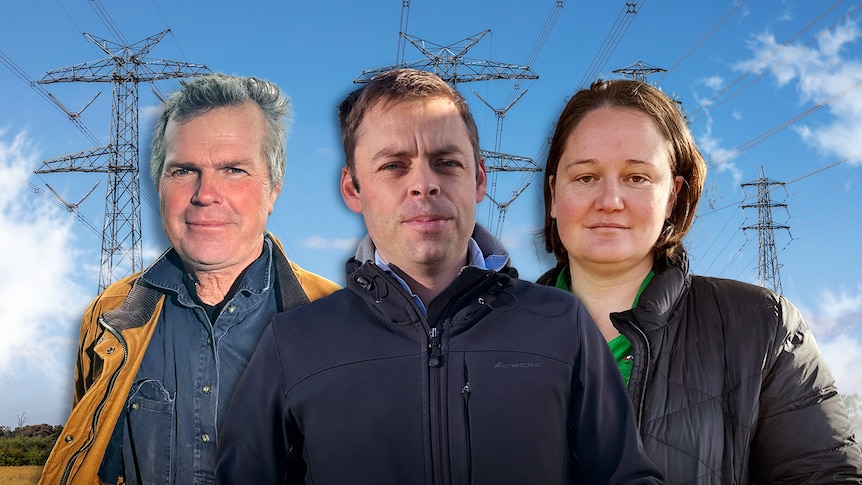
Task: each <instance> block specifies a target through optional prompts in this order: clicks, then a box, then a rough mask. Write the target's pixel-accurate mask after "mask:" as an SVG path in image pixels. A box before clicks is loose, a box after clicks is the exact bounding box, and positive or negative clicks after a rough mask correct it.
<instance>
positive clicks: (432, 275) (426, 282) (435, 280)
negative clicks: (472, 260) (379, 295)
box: [389, 258, 469, 306]
mask: <svg viewBox="0 0 862 485" xmlns="http://www.w3.org/2000/svg"><path fill="white" fill-rule="evenodd" d="M467 264H469V262H468V259H466V258H465V260H464V261H463V262H462V264H457V265H450V266H449V267H447V268H442V269H441V268H439V267H433V266H428V267H425V266H423V267H420V268H417V269H415V270H411V271H407V270H405V269H403V268H400V267H398V266H396V265H395V264H389V269H391V270H392V271H394V272H395V274H397V275H398V276H400V277H401V278H402V279H403V280H404V281H405V282H406V283H407V286H409V287H410V290H411V291H413V293H415V294H416V296H418V297H419V299H420V300H422V303H424V304H425V305H426V306H427V305H428V304H429V303H430V302H431V300H433V299H434V298H435V297H436V296H437V295H439V294H440V293H442V292H443V290H444V289H446V287H447V286H449V285H450V284H451V283H452V282H453V281H455V278H457V277H458V274H459V273H460V272H461V268H463V267H464V266H466V265H467Z"/></svg>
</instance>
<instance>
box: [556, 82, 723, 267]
mask: <svg viewBox="0 0 862 485" xmlns="http://www.w3.org/2000/svg"><path fill="white" fill-rule="evenodd" d="M602 107H619V108H629V109H634V110H637V111H640V112H642V113H644V114H646V115H647V116H649V117H650V118H651V119H652V120H653V121H654V122H655V124H656V126H657V127H658V129H659V131H660V132H661V134H662V136H663V137H664V138H665V140H667V142H668V147H669V151H670V153H669V156H670V165H671V166H670V170H671V173H672V174H673V175H674V176H677V175H679V176H682V178H683V184H682V187H681V188H680V191H679V194H678V195H677V203H676V204H675V205H674V207H673V211H672V212H671V215H670V217H669V218H668V220H667V222H666V226H667V232H665V231H663V232H662V236H660V237H659V240H658V241H656V244H655V247H654V248H653V252H654V254H655V255H656V256H662V255H664V256H668V257H670V256H672V255H673V253H674V251H675V250H676V248H677V247H679V246H680V245H682V238H683V237H685V235H686V234H687V233H688V231H689V229H690V228H691V224H692V223H693V222H694V216H695V213H696V212H697V204H698V202H699V200H700V194H701V192H702V191H703V184H704V181H705V179H706V162H705V161H704V159H703V155H701V153H700V150H698V149H697V146H696V145H695V143H694V137H692V135H691V131H690V130H689V129H688V125H687V124H686V122H685V117H684V116H683V114H682V112H681V111H680V109H679V107H678V106H677V104H676V102H675V101H674V100H672V99H671V98H669V97H668V96H666V95H665V94H664V93H663V92H661V90H659V89H658V88H655V87H653V86H650V85H649V84H646V83H643V82H640V81H633V80H628V79H615V80H610V81H603V80H598V81H596V82H594V83H593V84H592V85H591V86H590V87H589V88H588V89H582V90H581V91H578V92H577V93H576V94H575V95H574V96H573V97H572V99H570V100H569V102H568V103H567V104H566V107H565V108H564V109H563V112H562V113H561V114H560V118H559V120H558V121H557V127H556V129H555V130H554V136H553V138H551V147H550V149H549V150H548V160H547V163H546V165H545V180H544V183H545V227H544V232H543V236H544V240H545V249H546V250H547V251H548V252H549V253H553V254H554V255H555V256H556V258H557V262H560V263H566V262H568V258H569V254H568V251H566V248H565V247H564V246H563V241H562V239H560V234H559V232H558V228H557V221H556V219H554V218H553V217H551V185H550V180H551V177H552V176H554V175H555V174H556V173H557V166H558V165H559V163H560V157H561V156H562V154H563V150H565V148H566V141H567V140H568V138H569V135H571V133H572V132H573V131H574V130H575V128H577V126H578V124H579V123H580V122H581V120H583V119H584V117H585V116H586V115H587V114H588V113H590V112H591V111H594V110H596V109H599V108H602Z"/></svg>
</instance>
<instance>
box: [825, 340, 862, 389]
mask: <svg viewBox="0 0 862 485" xmlns="http://www.w3.org/2000/svg"><path fill="white" fill-rule="evenodd" d="M815 338H816V336H815ZM817 345H818V347H820V353H821V354H822V355H823V358H824V359H825V360H826V364H827V365H828V366H829V370H830V371H832V377H834V378H835V384H836V385H837V386H838V391H839V392H840V393H841V394H862V373H860V372H859V358H858V354H859V348H860V346H862V341H860V339H859V338H857V337H855V336H853V335H850V334H847V333H842V334H840V335H838V336H837V337H836V338H834V339H830V340H825V341H824V340H823V339H819V338H818V339H817Z"/></svg>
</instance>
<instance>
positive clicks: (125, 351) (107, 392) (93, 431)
mask: <svg viewBox="0 0 862 485" xmlns="http://www.w3.org/2000/svg"><path fill="white" fill-rule="evenodd" d="M99 322H100V323H101V324H102V326H103V327H105V329H106V330H107V331H109V332H111V334H112V335H113V336H114V337H115V338H116V339H117V342H119V343H120V345H121V346H122V347H123V360H122V361H121V362H120V365H119V367H117V370H116V371H114V373H113V374H112V375H111V378H110V379H109V380H108V387H107V389H106V390H105V395H104V397H103V398H102V401H101V402H100V403H99V405H98V406H96V411H95V412H94V413H93V421H92V425H91V426H92V428H91V429H90V437H89V438H88V441H87V442H86V443H84V445H83V446H82V447H80V448H78V451H76V452H75V453H73V454H72V457H71V458H69V461H68V462H66V468H65V469H64V470H63V475H62V476H61V477H60V485H65V484H66V483H68V480H69V475H70V474H71V473H72V466H73V465H74V464H75V461H77V459H78V457H79V456H80V455H81V454H82V453H84V452H86V451H87V450H89V449H90V447H91V446H92V445H93V440H94V439H95V437H96V427H97V426H98V424H99V418H100V417H101V415H102V410H103V409H104V408H105V404H107V402H108V398H109V397H110V396H111V393H112V392H113V390H114V384H115V383H116V381H117V378H118V377H119V375H120V371H122V370H123V368H124V367H125V366H126V360H128V358H129V347H128V345H127V344H126V339H124V338H123V336H122V334H120V332H118V331H116V330H114V328H113V327H111V326H110V325H108V324H107V322H105V320H104V319H102V317H99Z"/></svg>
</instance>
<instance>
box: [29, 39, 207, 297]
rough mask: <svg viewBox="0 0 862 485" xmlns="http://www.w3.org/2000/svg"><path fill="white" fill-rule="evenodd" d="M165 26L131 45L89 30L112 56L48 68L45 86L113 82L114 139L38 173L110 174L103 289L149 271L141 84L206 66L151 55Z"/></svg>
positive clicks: (51, 163)
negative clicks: (144, 256) (144, 248)
mask: <svg viewBox="0 0 862 485" xmlns="http://www.w3.org/2000/svg"><path fill="white" fill-rule="evenodd" d="M169 32H170V30H165V31H164V32H161V33H159V34H156V35H154V36H151V37H148V38H146V39H144V40H142V41H139V42H136V43H134V44H131V45H125V46H124V45H120V44H117V43H115V42H111V41H108V40H105V39H101V38H99V37H95V36H93V35H90V34H87V33H85V34H84V36H85V37H86V38H87V39H89V40H90V41H91V42H92V43H94V44H95V45H96V46H97V47H99V49H101V50H102V51H103V52H104V53H105V54H107V56H108V57H106V58H104V59H100V60H96V61H89V62H84V63H81V64H76V65H73V66H69V67H64V68H60V69H55V70H52V71H48V72H46V73H45V75H44V76H43V77H42V79H40V80H38V81H36V82H37V83H39V84H52V83H62V82H102V83H111V84H112V90H113V100H112V103H111V105H112V106H111V113H112V117H111V139H110V142H109V143H108V145H105V146H101V147H97V148H91V149H89V150H85V151H82V152H78V153H73V154H71V155H65V156H62V157H59V158H54V159H51V160H47V161H44V162H42V166H41V168H39V170H36V173H40V174H41V173H52V172H101V173H107V174H108V185H107V189H106V190H107V197H106V199H105V222H104V226H103V230H102V252H101V260H100V264H99V292H100V293H101V292H102V290H104V289H105V288H107V287H108V285H110V284H111V283H113V282H114V281H115V280H116V279H118V278H122V277H125V276H128V275H130V274H132V273H134V272H136V271H140V270H141V269H143V263H142V260H141V196H140V182H139V179H140V169H139V162H138V83H141V82H152V81H159V80H163V79H173V78H185V77H193V76H199V75H201V74H205V73H207V72H209V68H207V67H206V66H205V65H202V64H191V63H187V62H179V61H166V60H161V59H147V58H146V55H147V54H148V53H149V52H150V50H152V48H153V47H154V46H155V45H156V44H157V43H158V42H159V41H160V40H161V39H162V38H163V37H164V36H165V35H167V34H168V33H169Z"/></svg>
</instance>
